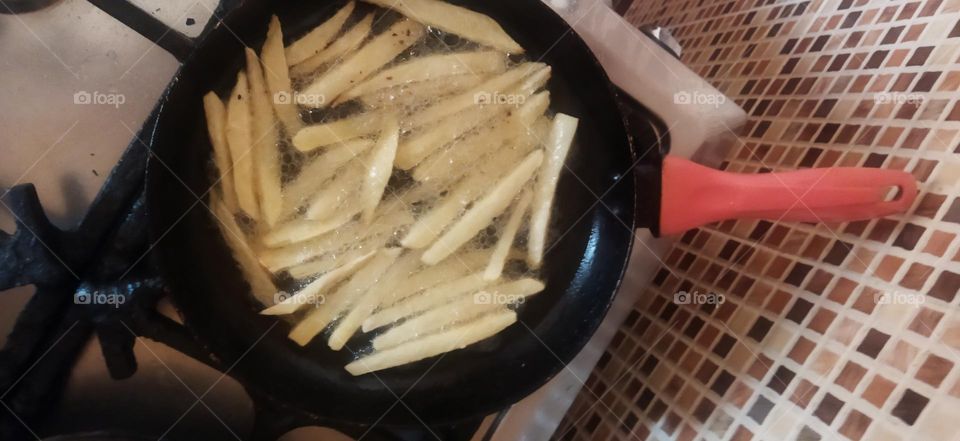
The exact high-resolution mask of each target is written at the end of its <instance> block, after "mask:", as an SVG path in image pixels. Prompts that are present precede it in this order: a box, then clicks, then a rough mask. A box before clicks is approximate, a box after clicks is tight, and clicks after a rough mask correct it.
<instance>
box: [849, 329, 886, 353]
mask: <svg viewBox="0 0 960 441" xmlns="http://www.w3.org/2000/svg"><path fill="white" fill-rule="evenodd" d="M888 340H890V336H889V335H887V334H884V333H882V332H880V331H878V330H876V329H870V330H869V331H868V332H867V335H866V336H864V337H863V340H861V341H860V345H859V346H857V352H860V353H862V354H864V355H866V356H867V357H870V358H877V355H879V354H880V351H882V350H883V347H884V346H885V345H886V344H887V341H888Z"/></svg>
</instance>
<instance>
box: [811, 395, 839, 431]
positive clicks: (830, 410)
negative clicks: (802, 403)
mask: <svg viewBox="0 0 960 441" xmlns="http://www.w3.org/2000/svg"><path fill="white" fill-rule="evenodd" d="M841 408H843V401H842V400H841V399H839V398H837V397H835V396H833V395H831V394H829V393H827V394H826V395H824V396H823V398H822V399H821V400H820V404H818V405H817V409H816V410H815V411H814V412H813V415H814V416H816V417H817V418H819V419H820V420H821V421H823V422H824V423H826V424H828V425H829V424H830V423H832V422H833V419H834V418H836V417H837V414H838V413H840V409H841Z"/></svg>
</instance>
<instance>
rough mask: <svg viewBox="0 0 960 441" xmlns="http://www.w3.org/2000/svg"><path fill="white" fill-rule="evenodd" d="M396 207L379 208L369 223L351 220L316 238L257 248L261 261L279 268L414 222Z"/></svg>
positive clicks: (273, 268)
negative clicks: (373, 219) (273, 246)
mask: <svg viewBox="0 0 960 441" xmlns="http://www.w3.org/2000/svg"><path fill="white" fill-rule="evenodd" d="M395 206H396V208H390V209H386V210H382V211H380V213H378V215H377V219H376V220H375V221H374V222H373V223H372V224H370V225H364V224H363V223H362V222H352V223H350V224H347V225H345V226H343V227H342V228H338V229H336V230H333V231H331V232H329V233H326V234H324V235H321V236H320V237H318V238H316V239H311V240H308V241H304V242H297V243H292V244H289V245H286V246H283V247H280V248H266V249H263V250H260V263H262V264H263V266H265V267H267V268H268V269H269V270H270V271H273V272H277V271H282V270H285V269H287V268H290V267H293V266H296V265H299V264H302V263H304V262H309V261H311V260H313V259H314V258H316V257H318V256H321V255H323V254H326V253H331V252H332V253H336V252H338V251H341V250H343V249H344V248H346V247H347V246H349V245H350V244H355V243H363V242H364V241H366V240H367V239H369V238H371V237H374V236H380V235H383V234H389V233H393V232H394V231H396V230H397V229H398V228H401V227H403V226H404V225H408V224H410V223H411V222H413V216H412V215H411V214H410V212H408V211H407V210H406V209H405V208H403V207H402V206H399V204H395Z"/></svg>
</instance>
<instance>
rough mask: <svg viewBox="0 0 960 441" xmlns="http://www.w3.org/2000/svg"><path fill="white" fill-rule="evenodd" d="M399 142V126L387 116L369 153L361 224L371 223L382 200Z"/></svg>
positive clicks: (364, 182) (393, 117) (393, 119)
mask: <svg viewBox="0 0 960 441" xmlns="http://www.w3.org/2000/svg"><path fill="white" fill-rule="evenodd" d="M399 141H400V125H399V124H398V123H397V118H396V117H395V116H393V115H390V116H387V117H386V121H385V122H384V124H383V130H382V131H381V132H380V140H379V141H377V147H376V148H375V149H374V150H373V152H372V153H371V156H372V157H371V159H370V167H369V168H368V169H367V173H366V177H365V178H364V180H363V188H362V189H361V197H362V198H363V222H364V223H365V224H370V222H373V213H374V211H375V210H376V209H377V205H379V204H380V199H383V192H384V190H386V189H387V182H389V181H390V175H391V174H392V173H393V160H394V158H396V155H397V143H398V142H399ZM311 208H312V207H311Z"/></svg>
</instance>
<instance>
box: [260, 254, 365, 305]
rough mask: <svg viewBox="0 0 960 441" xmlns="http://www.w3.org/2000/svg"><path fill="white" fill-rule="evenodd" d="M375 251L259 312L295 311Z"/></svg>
mask: <svg viewBox="0 0 960 441" xmlns="http://www.w3.org/2000/svg"><path fill="white" fill-rule="evenodd" d="M374 254H376V253H375V252H369V253H366V254H364V255H362V256H360V257H357V258H355V259H353V260H351V261H349V262H347V263H346V264H344V265H343V266H341V267H339V268H337V269H335V270H333V271H330V272H328V273H326V274H324V275H322V276H320V277H319V278H318V279H317V280H314V281H313V282H310V284H308V285H307V286H305V287H303V289H301V290H300V291H299V292H297V293H296V294H294V295H292V296H290V297H288V298H287V299H286V300H284V301H283V302H281V303H277V304H276V305H273V306H271V307H269V308H267V309H264V310H263V311H261V312H260V314H263V315H287V314H293V313H294V312H297V310H299V309H300V308H301V307H302V306H304V305H306V304H307V303H309V302H310V301H311V300H314V299H315V298H316V296H317V295H319V294H320V293H322V292H323V290H325V289H327V288H329V287H331V286H333V285H335V284H336V283H338V282H340V281H341V280H343V279H345V278H347V277H348V276H350V275H351V274H353V273H354V271H356V270H357V269H359V268H360V267H361V266H363V265H364V264H365V263H367V261H368V260H370V258H371V257H373V255H374Z"/></svg>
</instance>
